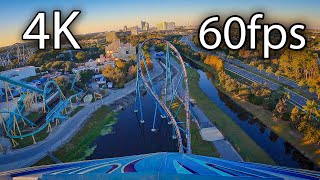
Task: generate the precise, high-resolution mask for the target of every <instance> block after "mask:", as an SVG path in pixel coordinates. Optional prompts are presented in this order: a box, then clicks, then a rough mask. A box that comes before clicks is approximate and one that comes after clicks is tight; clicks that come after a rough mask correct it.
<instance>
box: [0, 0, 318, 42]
mask: <svg viewBox="0 0 320 180" xmlns="http://www.w3.org/2000/svg"><path fill="white" fill-rule="evenodd" d="M0 7H1V8H0V9H1V11H0V17H1V19H0V22H1V28H0V46H3V45H8V44H12V43H14V42H17V41H20V39H21V34H22V32H23V31H24V30H25V28H26V26H27V25H28V24H29V23H30V21H31V19H32V18H33V17H34V15H35V14H36V12H38V11H45V12H47V19H48V26H51V24H52V23H51V19H52V16H51V15H52V11H53V10H61V11H62V13H64V14H66V15H68V14H69V13H70V12H71V11H72V10H74V9H79V10H81V11H82V13H81V15H80V16H79V19H78V21H77V22H76V23H75V24H74V25H73V27H74V31H75V32H74V33H75V34H81V33H88V32H96V31H107V30H117V29H120V28H122V27H123V26H124V25H127V26H133V25H139V24H140V20H146V21H148V22H150V24H151V26H155V25H156V23H157V22H159V21H163V20H165V21H175V22H176V24H177V25H188V24H189V25H195V24H199V22H201V21H202V20H203V19H204V18H206V17H207V16H211V15H221V16H229V15H234V14H237V15H242V16H250V15H252V14H253V13H254V12H257V11H261V12H264V13H265V17H266V19H269V20H270V21H272V22H280V23H287V24H292V23H297V22H299V23H305V24H307V27H309V28H320V20H319V19H320V0H268V1H262V0H219V1H217V0H158V1H154V0H118V1H111V0H104V1H103V0H90V1H85V0H32V1H31V0H20V1H18V0H9V1H8V0H0Z"/></svg>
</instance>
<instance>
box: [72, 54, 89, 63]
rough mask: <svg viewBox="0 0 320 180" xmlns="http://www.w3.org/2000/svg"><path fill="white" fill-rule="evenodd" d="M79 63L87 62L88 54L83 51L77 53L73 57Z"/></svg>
mask: <svg viewBox="0 0 320 180" xmlns="http://www.w3.org/2000/svg"><path fill="white" fill-rule="evenodd" d="M75 57H76V58H77V59H78V60H79V61H80V62H84V61H86V60H87V57H88V53H87V52H85V51H80V52H77V54H76V56H75Z"/></svg>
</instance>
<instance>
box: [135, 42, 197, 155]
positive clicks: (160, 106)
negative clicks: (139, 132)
mask: <svg viewBox="0 0 320 180" xmlns="http://www.w3.org/2000/svg"><path fill="white" fill-rule="evenodd" d="M150 41H161V42H164V43H166V44H167V50H166V53H167V55H166V57H167V58H166V69H165V71H166V79H165V81H166V83H165V98H166V99H165V102H167V87H168V86H170V85H171V87H173V84H172V74H173V73H172V71H171V65H170V59H169V57H170V55H169V53H170V49H171V50H172V51H173V52H175V54H177V58H178V60H179V61H180V64H181V67H182V75H183V80H184V83H185V85H186V86H185V92H184V96H183V97H182V99H183V101H182V102H181V103H183V102H189V99H190V97H189V89H188V76H187V71H186V69H185V65H184V61H183V59H182V57H181V55H180V53H179V52H178V50H177V49H176V48H175V47H174V46H173V45H172V44H171V43H170V42H168V41H166V40H164V39H159V38H152V39H147V40H145V41H144V42H143V43H141V44H140V45H139V50H138V62H137V65H138V69H137V85H136V110H135V111H136V112H137V111H138V107H139V110H140V118H141V122H144V120H143V108H142V104H141V95H140V82H142V83H143V85H144V86H145V87H146V89H147V91H148V92H149V93H150V94H151V96H152V98H153V100H154V102H155V104H156V110H155V116H154V117H156V112H157V111H160V113H161V115H162V116H165V117H166V118H167V120H168V121H169V122H170V123H171V124H172V125H173V129H174V131H175V134H176V136H177V141H178V150H179V152H181V153H182V152H186V153H191V134H190V110H189V103H183V105H184V108H185V115H186V119H185V122H178V121H177V120H176V115H173V112H171V110H170V106H167V104H166V103H164V102H163V100H161V99H160V97H159V96H158V95H157V94H156V92H155V89H154V85H153V82H152V78H151V75H150V72H149V70H148V67H147V65H146V58H145V55H144V53H143V50H142V47H143V46H144V45H145V44H146V43H148V42H150ZM169 48H170V49H169ZM141 62H143V64H144V67H145V69H146V74H147V77H148V80H147V79H146V77H145V75H144V74H143V71H142V67H141ZM181 77H182V76H181ZM180 80H181V79H180ZM180 80H179V83H180ZM170 83H171V84H170ZM179 83H178V85H177V86H179ZM172 89H173V88H172ZM173 98H174V97H173ZM173 100H174V99H172V100H171V103H172V101H173ZM171 103H170V105H171ZM178 111H180V108H179V109H178ZM175 114H177V112H176V113H175ZM154 121H155V119H154ZM180 124H185V125H186V127H185V129H183V128H182V127H181V126H180ZM182 133H184V134H185V137H186V142H187V144H186V146H184V145H183V136H182Z"/></svg>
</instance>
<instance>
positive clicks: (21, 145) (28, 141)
mask: <svg viewBox="0 0 320 180" xmlns="http://www.w3.org/2000/svg"><path fill="white" fill-rule="evenodd" d="M51 127H53V125H52V124H51ZM17 134H18V132H17ZM48 135H49V133H47V129H46V128H45V129H43V130H42V131H40V132H38V133H37V134H35V135H34V139H35V140H36V142H39V141H42V140H44V139H45V138H46V137H47V136H48ZM14 140H15V141H16V142H17V143H19V145H18V146H16V147H15V148H14V149H20V148H24V147H27V146H30V145H33V140H32V136H29V137H25V138H23V139H14Z"/></svg>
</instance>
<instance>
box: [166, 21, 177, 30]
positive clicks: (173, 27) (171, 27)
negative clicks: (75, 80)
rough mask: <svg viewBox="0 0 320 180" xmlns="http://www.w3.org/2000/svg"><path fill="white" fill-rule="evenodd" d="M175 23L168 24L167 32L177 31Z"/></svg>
mask: <svg viewBox="0 0 320 180" xmlns="http://www.w3.org/2000/svg"><path fill="white" fill-rule="evenodd" d="M175 25H176V23H175V22H166V30H167V31H174V30H175Z"/></svg>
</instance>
